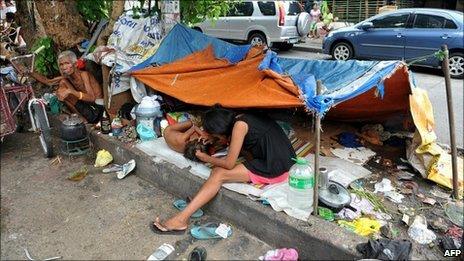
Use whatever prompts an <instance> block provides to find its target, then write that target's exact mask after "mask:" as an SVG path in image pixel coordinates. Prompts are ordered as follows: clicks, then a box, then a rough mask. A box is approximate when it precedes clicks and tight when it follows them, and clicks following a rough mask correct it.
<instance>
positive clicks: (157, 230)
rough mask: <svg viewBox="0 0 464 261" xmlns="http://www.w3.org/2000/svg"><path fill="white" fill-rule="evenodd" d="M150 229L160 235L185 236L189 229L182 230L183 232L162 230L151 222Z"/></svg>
mask: <svg viewBox="0 0 464 261" xmlns="http://www.w3.org/2000/svg"><path fill="white" fill-rule="evenodd" d="M150 229H151V231H153V232H154V233H155V234H160V235H183V234H185V231H186V230H187V228H185V229H182V230H166V231H164V230H161V229H159V228H158V227H157V226H155V223H153V222H150Z"/></svg>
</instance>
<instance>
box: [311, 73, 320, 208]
mask: <svg viewBox="0 0 464 261" xmlns="http://www.w3.org/2000/svg"><path fill="white" fill-rule="evenodd" d="M316 88H317V89H316V95H320V94H321V92H322V82H321V80H317V82H316ZM320 151H321V116H320V115H318V114H316V152H315V153H314V191H313V192H314V193H313V209H314V211H313V215H315V216H317V212H318V211H317V208H318V205H319V204H318V203H319V190H318V186H319V184H318V180H319V154H320Z"/></svg>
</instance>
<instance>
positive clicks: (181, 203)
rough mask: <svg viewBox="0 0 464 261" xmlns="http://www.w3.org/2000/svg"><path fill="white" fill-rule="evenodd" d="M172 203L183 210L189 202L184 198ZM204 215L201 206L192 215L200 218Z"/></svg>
mask: <svg viewBox="0 0 464 261" xmlns="http://www.w3.org/2000/svg"><path fill="white" fill-rule="evenodd" d="M172 204H173V205H174V207H175V208H177V209H178V210H180V211H182V210H184V209H185V208H186V207H187V204H188V203H187V201H186V200H184V199H178V200H176V201H174V202H173V203H172ZM202 216H203V210H201V208H200V209H198V210H197V211H195V213H193V215H192V216H191V217H192V218H199V217H202Z"/></svg>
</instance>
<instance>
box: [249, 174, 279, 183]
mask: <svg viewBox="0 0 464 261" xmlns="http://www.w3.org/2000/svg"><path fill="white" fill-rule="evenodd" d="M248 176H249V177H250V180H251V183H253V184H275V183H280V182H283V181H286V180H287V179H288V171H287V172H285V173H283V174H282V175H280V176H277V177H275V178H265V177H262V176H259V175H257V174H254V173H253V172H251V171H248Z"/></svg>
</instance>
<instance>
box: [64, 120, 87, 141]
mask: <svg viewBox="0 0 464 261" xmlns="http://www.w3.org/2000/svg"><path fill="white" fill-rule="evenodd" d="M60 134H61V139H63V140H66V141H76V140H81V139H84V138H86V137H87V129H86V127H85V124H84V122H83V121H82V120H81V119H80V118H79V116H78V115H77V114H72V115H71V116H70V117H69V116H68V117H67V119H66V120H64V121H63V122H61V125H60Z"/></svg>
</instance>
